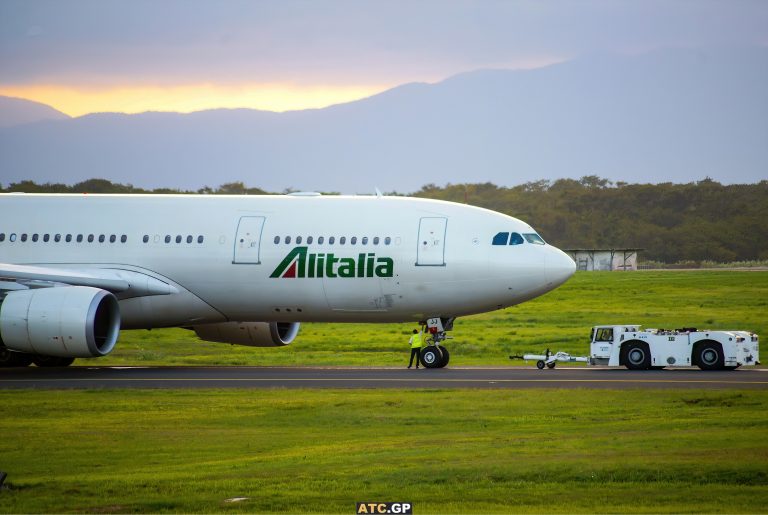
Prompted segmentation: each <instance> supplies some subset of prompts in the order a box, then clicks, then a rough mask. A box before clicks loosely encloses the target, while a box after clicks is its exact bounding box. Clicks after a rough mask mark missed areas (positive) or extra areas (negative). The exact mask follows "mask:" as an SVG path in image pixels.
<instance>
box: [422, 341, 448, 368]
mask: <svg viewBox="0 0 768 515" xmlns="http://www.w3.org/2000/svg"><path fill="white" fill-rule="evenodd" d="M442 361H443V353H442V352H441V351H440V347H438V346H437V345H428V346H426V347H424V348H423V349H421V364H422V365H424V367H426V368H438V367H439V366H440V363H441V362H442Z"/></svg>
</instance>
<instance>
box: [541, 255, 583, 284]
mask: <svg viewBox="0 0 768 515" xmlns="http://www.w3.org/2000/svg"><path fill="white" fill-rule="evenodd" d="M548 250H549V251H550V253H549V254H548V255H547V258H546V264H545V267H546V271H547V272H546V273H547V280H548V281H549V282H550V283H551V286H552V287H555V288H556V287H558V286H560V285H561V284H563V283H564V282H565V281H567V280H568V279H570V278H571V276H572V275H573V274H574V272H576V263H575V262H574V261H573V259H571V256H569V255H568V254H566V253H565V252H563V251H562V250H560V249H558V248H556V247H551V246H550V247H549V249H548Z"/></svg>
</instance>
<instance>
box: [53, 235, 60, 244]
mask: <svg viewBox="0 0 768 515" xmlns="http://www.w3.org/2000/svg"><path fill="white" fill-rule="evenodd" d="M53 241H55V242H56V243H58V242H60V241H61V234H57V235H56V236H54V237H53Z"/></svg>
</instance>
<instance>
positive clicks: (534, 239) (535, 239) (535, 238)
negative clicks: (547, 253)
mask: <svg viewBox="0 0 768 515" xmlns="http://www.w3.org/2000/svg"><path fill="white" fill-rule="evenodd" d="M523 236H525V239H526V240H527V241H528V243H533V244H535V245H546V243H545V242H544V240H543V239H542V237H541V236H539V235H538V234H536V233H535V232H533V233H530V234H523Z"/></svg>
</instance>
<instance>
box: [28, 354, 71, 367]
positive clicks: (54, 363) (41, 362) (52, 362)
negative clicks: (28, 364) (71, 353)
mask: <svg viewBox="0 0 768 515" xmlns="http://www.w3.org/2000/svg"><path fill="white" fill-rule="evenodd" d="M74 361H75V358H60V357H58V356H41V355H39V354H38V355H35V356H32V363H34V364H35V365H36V366H38V367H68V366H69V365H71V364H72V363H73V362H74Z"/></svg>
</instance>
